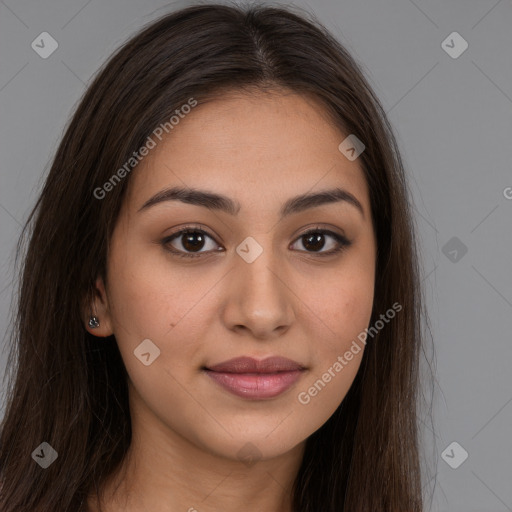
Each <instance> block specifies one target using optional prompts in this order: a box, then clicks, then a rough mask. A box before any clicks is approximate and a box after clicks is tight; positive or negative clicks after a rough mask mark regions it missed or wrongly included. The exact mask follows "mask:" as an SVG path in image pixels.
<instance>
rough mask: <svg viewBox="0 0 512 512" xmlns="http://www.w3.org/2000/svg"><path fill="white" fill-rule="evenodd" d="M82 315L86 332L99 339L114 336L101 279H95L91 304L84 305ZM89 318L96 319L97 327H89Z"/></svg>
mask: <svg viewBox="0 0 512 512" xmlns="http://www.w3.org/2000/svg"><path fill="white" fill-rule="evenodd" d="M87 306H88V307H87ZM83 315H84V323H85V328H86V330H87V332H89V333H91V334H93V335H94V336H98V337H100V338H106V337H107V336H111V335H112V334H114V330H113V329H112V318H111V314H110V308H109V303H108V297H107V293H106V291H105V284H104V283H103V279H102V278H101V277H98V279H96V290H95V294H94V300H93V302H92V304H90V305H86V307H85V308H84V313H83ZM91 316H95V317H96V318H97V319H98V321H99V324H100V325H99V326H98V327H91V326H90V325H89V319H90V318H91Z"/></svg>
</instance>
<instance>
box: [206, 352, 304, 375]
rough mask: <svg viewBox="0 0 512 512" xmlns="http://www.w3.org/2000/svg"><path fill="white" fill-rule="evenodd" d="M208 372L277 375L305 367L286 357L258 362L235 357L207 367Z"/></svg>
mask: <svg viewBox="0 0 512 512" xmlns="http://www.w3.org/2000/svg"><path fill="white" fill-rule="evenodd" d="M206 369H207V370H211V371H214V372H224V373H276V372H286V371H295V370H303V369H304V367H303V366H302V365H301V364H299V363H297V362H296V361H292V360H291V359H287V358H286V357H279V356H274V357H267V358H266V359H263V360H257V359H254V358H252V357H235V358H234V359H230V360H229V361H224V362H222V363H219V364H216V365H213V366H207V367H206Z"/></svg>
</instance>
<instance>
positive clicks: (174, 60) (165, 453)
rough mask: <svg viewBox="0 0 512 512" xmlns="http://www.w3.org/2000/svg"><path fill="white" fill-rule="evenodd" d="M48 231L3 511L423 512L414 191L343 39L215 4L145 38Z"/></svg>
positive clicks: (61, 163) (96, 95) (67, 171)
mask: <svg viewBox="0 0 512 512" xmlns="http://www.w3.org/2000/svg"><path fill="white" fill-rule="evenodd" d="M29 228H30V230H31V235H30V236H31V238H30V242H29V245H28V250H27V253H26V255H25V256H24V267H23V270H22V281H21V288H20V295H19V308H18V314H17V317H16V323H15V330H14V333H13V338H12V341H13V350H14V351H16V352H17V354H18V359H17V361H16V362H12V366H13V367H15V368H16V371H15V372H14V374H13V378H12V381H11V386H10V388H9V391H10V394H9V397H8V398H9V399H8V403H7V407H6V413H5V417H4V420H3V424H2V431H1V437H0V472H1V479H2V481H3V487H2V491H1V496H0V508H1V510H3V511H5V512H14V511H17V512H19V511H21V510H26V511H31V512H33V511H34V512H35V511H48V510H59V511H73V512H74V511H76V510H87V511H100V510H101V511H105V512H114V511H118V510H124V511H137V510H159V511H171V510H172V511H175V510H183V511H185V510H188V511H189V512H193V511H198V512H204V511H214V510H223V511H231V510H240V509H241V507H244V509H245V510H252V511H263V510H264V511H266V512H274V511H275V512H277V511H280V512H281V511H283V512H290V511H296V512H318V511H346V512H362V511H365V512H370V511H372V512H374V511H379V512H381V511H382V512H391V511H392V512H396V511H403V512H406V511H407V512H416V511H421V510H423V505H422V496H421V485H420V467H419V443H418V430H417V429H418V425H417V423H418V420H417V416H416V400H417V396H418V385H419V382H418V379H419V377H418V375H419V372H418V362H419V354H420V350H421V343H422V336H421V330H420V319H421V309H422V305H421V304H422V302H421V300H420V298H421V293H420V288H419V278H418V275H419V271H418V261H417V253H416V245H415V239H414V230H413V222H412V217H411V210H410V205H409V200H408V191H407V186H406V182H405V177H404V171H403V167H402V163H401V160H400V156H399V153H398V150H397V145H396V142H395V139H394V136H393V134H392V131H391V128H390V126H389V124H388V121H387V120H386V117H385V114H384V112H383V109H382V107H381V106H380V103H379V101H378V100H377V98H376V97H375V95H374V94H373V92H372V91H371V89H370V87H369V85H368V83H367V82H366V80H365V78H364V77H363V74H362V72H361V70H360V69H359V68H358V66H357V64H356V63H355V61H354V60H353V59H352V57H351V56H350V55H349V54H348V53H347V52H346V50H345V49H344V48H343V47H342V46H341V45H340V44H339V43H338V42H336V41H335V40H334V39H333V37H332V36H331V35H330V34H329V33H328V32H327V31H326V30H325V28H323V27H322V26H321V25H320V23H318V22H317V21H314V20H308V19H307V16H306V15H299V14H296V13H293V12H292V11H291V10H289V9H288V10H285V9H280V8H273V7H251V8H248V9H245V10H244V9H242V8H238V7H228V6H221V5H202V6H195V7H190V8H186V9H183V10H181V11H178V12H175V13H171V14H169V15H166V16H164V17H163V18H161V19H159V20H157V21H156V22H154V23H152V24H151V25H149V26H148V27H146V28H145V29H144V30H142V31H141V32H140V33H139V34H137V35H136V36H135V37H133V38H132V39H131V40H130V41H128V42H127V43H126V44H125V45H124V46H123V47H122V48H121V49H120V50H118V51H117V52H116V53H115V55H114V56H113V57H111V59H110V60H109V62H108V63H107V64H106V65H105V66H104V67H103V69H102V70H101V71H100V73H99V74H98V76H97V77H96V78H95V80H94V82H93V83H92V84H91V85H90V87H89V88H88V90H87V91H86V94H85V96H84V98H83V99H82V101H81V102H80V104H79V106H78V108H77V110H76V112H75V114H74V116H73V118H72V120H71V122H70V124H69V127H68V128H67V131H66V133H65V135H64V137H63V140H62V142H61V144H60V147H59V148H58V151H57V154H56V156H55V159H54V161H53V165H52V167H51V170H50V172H49V175H48V177H47V179H46V183H45V185H44V188H43V191H42V193H41V195H40V198H39V200H38V202H37V204H36V206H35V208H34V210H33V211H32V213H31V216H30V218H29V221H28V222H27V225H26V230H27V229H29ZM26 230H25V231H26Z"/></svg>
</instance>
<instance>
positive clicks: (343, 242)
mask: <svg viewBox="0 0 512 512" xmlns="http://www.w3.org/2000/svg"><path fill="white" fill-rule="evenodd" d="M187 232H194V233H196V232H198V233H203V234H205V235H207V236H208V237H210V238H211V239H212V240H213V241H214V242H215V243H216V244H217V245H219V244H218V243H217V241H216V237H215V236H214V235H212V234H211V233H209V231H208V230H207V229H205V228H204V227H203V226H202V225H201V224H198V225H188V226H184V227H181V228H180V229H179V230H177V231H175V232H173V233H171V234H170V235H167V236H166V237H164V238H163V239H162V240H161V241H160V243H161V245H162V246H163V247H164V249H165V250H166V251H168V252H170V253H171V254H173V255H175V256H178V257H185V258H197V257H207V256H210V255H212V254H213V253H215V252H224V249H223V250H222V251H221V250H218V251H212V250H210V251H203V252H197V253H190V252H184V251H181V250H177V249H170V248H169V247H168V244H169V243H170V242H172V241H173V240H175V239H178V238H180V236H182V235H184V234H185V233H187ZM310 233H322V234H325V235H327V236H330V237H332V238H334V239H335V241H336V242H337V244H338V247H337V248H335V249H331V250H329V251H323V252H314V251H313V252H311V251H297V252H299V253H301V254H307V255H311V256H316V257H324V256H325V257H328V256H334V255H336V254H339V253H340V252H342V251H343V250H344V249H347V248H348V247H349V246H350V245H352V241H351V240H349V239H348V238H347V237H346V236H345V235H344V234H342V233H337V232H336V231H333V230H332V229H329V228H326V227H322V226H321V225H319V224H315V225H313V226H310V227H308V228H305V229H304V231H302V232H300V233H299V234H298V235H296V236H295V238H294V239H293V241H292V243H291V245H293V244H295V243H296V242H297V241H298V240H299V239H300V238H302V237H303V236H306V235H309V234H310Z"/></svg>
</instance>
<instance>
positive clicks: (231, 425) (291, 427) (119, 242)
mask: <svg viewBox="0 0 512 512" xmlns="http://www.w3.org/2000/svg"><path fill="white" fill-rule="evenodd" d="M345 137H346V135H344V134H342V133H341V132H340V131H339V130H338V129H337V128H336V127H334V126H333V124H332V123H331V122H330V121H329V119H328V118H327V117H326V115H325V113H324V112H323V110H322V108H321V106H320V105H319V104H318V103H316V102H315V100H312V99H311V98H306V97H304V96H301V95H297V94H294V93H290V92H285V91H280V92H276V93H274V94H264V93H254V94H249V93H239V94H230V95H229V96H226V97H222V98H220V99H217V100H215V101H212V102H209V103H206V104H203V105H199V106H197V107H195V108H194V109H192V112H191V113H190V114H188V115H187V116H186V117H185V118H184V119H182V120H181V121H180V123H179V125H177V126H176V127H175V128H174V129H173V131H172V132H171V133H170V135H169V136H167V138H165V139H163V141H162V142H159V143H158V145H157V147H156V148H154V149H153V150H152V151H151V152H150V154H149V155H148V156H147V157H146V158H145V159H144V160H143V161H142V162H141V164H139V166H138V167H137V168H136V169H135V170H134V171H133V176H132V177H131V182H130V187H129V189H128V192H129V193H128V194H127V196H126V198H125V202H124V204H123V206H122V210H121V213H120V217H119V220H118V223H117V225H116V229H115V231H114V234H113V238H112V245H111V250H110V253H109V257H108V271H107V280H106V283H104V282H103V281H102V280H101V279H100V278H99V279H98V281H97V288H98V291H99V296H98V299H97V301H96V302H95V304H93V306H92V307H93V311H95V313H96V315H97V316H98V317H99V319H100V327H99V328H97V329H90V328H89V327H87V328H88V329H89V330H90V332H91V333H93V334H95V335H97V336H108V335H110V334H112V333H113V334H115V337H116V340H117V343H118V345H119V349H120V351H121V355H122V357H123V361H124V364H125V365H126V368H127V371H128V375H129V383H128V384H129V394H130V407H131V417H132V429H133V442H132V446H131V447H130V451H129V453H128V457H127V458H126V459H125V462H124V464H123V466H122V469H121V470H120V471H119V472H118V473H116V475H114V476H113V477H112V478H111V479H110V480H109V482H106V484H105V494H104V499H103V502H102V507H103V510H105V511H107V512H114V511H120V510H124V511H128V512H130V511H143V510H159V511H163V512H167V511H169V512H170V511H173V512H174V511H183V512H185V511H189V512H194V510H197V512H213V511H218V510H223V511H226V512H232V511H239V510H246V511H254V512H256V511H261V510H265V511H269V512H273V511H275V512H283V511H291V510H292V509H291V501H290V500H291V487H292V484H293V481H294V479H295V477H296V475H297V472H298V469H299V467H300V464H301V460H302V456H303V451H304V446H305V440H306V439H307V438H308V436H310V435H311V434H312V433H314V432H315V431H316V430H317V429H319V428H320V427H321V426H322V425H323V424H324V423H325V422H326V421H327V420H328V419H329V417H330V416H331V415H332V414H333V412H334V411H335V410H336V408H337V407H338V406H339V405H340V403H341V401H342V400H343V398H344V396H345V395H346V393H347V391H348V390H349V388H350V386H351V384H352V382H353V380H354V378H355V376H356V373H357V370H358V368H359V366H360V362H361V358H362V355H363V351H364V346H363V345H362V344H361V343H359V345H361V346H362V347H363V350H361V351H360V352H359V353H358V354H356V355H354V357H353V359H352V360H351V361H350V362H349V363H348V364H347V365H346V366H345V367H344V369H343V370H342V371H341V372H339V373H337V374H336V377H333V378H332V379H331V381H330V382H329V383H327V384H326V385H325V387H324V388H323V389H322V390H321V392H319V393H318V394H317V395H316V396H314V397H312V398H311V401H310V402H309V403H308V404H307V405H304V404H302V403H300V402H299V401H298V399H297V396H298V394H299V393H300V392H301V391H307V390H308V388H310V387H311V386H312V385H313V383H314V382H315V381H317V380H318V379H319V378H321V377H322V375H323V374H325V372H327V371H328V369H329V368H330V367H332V366H333V364H334V363H335V361H336V360H337V358H338V356H343V354H344V353H345V352H346V351H347V350H349V348H350V346H351V344H352V342H353V341H354V340H355V339H356V338H357V335H358V334H359V333H361V331H363V330H364V329H365V328H366V327H368V324H369V321H370V316H371V311H372V304H373V296H374V281H375V258H376V240H375V235H374V230H373V226H372V222H371V214H370V203H369V195H368V189H367V184H366V181H365V178H364V175H363V171H362V169H361V167H360V165H359V163H358V160H357V159H356V160H355V161H349V160H348V159H347V158H346V157H345V156H344V155H343V154H342V153H341V152H340V151H339V150H338V145H339V144H340V142H341V141H342V140H343V139H344V138H345ZM175 185H181V186H187V187H194V188H198V189H206V190H208V191H212V192H217V193H221V194H224V195H227V196H229V197H230V198H232V199H234V200H237V201H238V202H239V203H240V204H241V209H240V211H239V213H238V215H237V216H231V215H229V214H228V213H226V212H221V211H213V210H209V209H207V208H205V207H201V206H197V205H191V204H186V203H183V202H180V201H167V202H163V203H159V204H157V205H154V206H152V207H150V208H147V209H145V210H143V211H141V212H138V211H137V210H139V208H140V207H141V206H142V205H143V204H144V202H145V201H147V200H148V199H149V198H150V197H151V196H153V195H154V194H155V193H157V192H159V191H160V190H162V189H164V188H166V187H170V186H175ZM332 187H342V188H344V189H345V190H347V191H349V192H350V193H351V194H353V195H354V196H355V197H356V198H357V199H358V200H359V201H360V203H361V204H362V206H363V210H364V216H363V215H362V214H361V213H360V212H359V211H358V210H357V209H356V208H355V207H354V206H352V205H351V204H349V203H348V202H335V203H329V204H325V205H322V206H317V207H314V208H311V209H308V210H305V211H303V212H300V213H297V214H293V215H291V216H290V217H285V218H284V219H282V220H279V218H278V211H279V209H280V208H281V206H282V205H283V203H285V201H286V200H287V199H289V198H290V197H292V196H295V195H299V194H303V193H308V192H318V191H319V190H323V189H326V188H332ZM190 225H192V227H194V228H201V229H203V230H205V231H206V232H207V233H208V236H206V238H205V242H204V245H203V246H202V247H200V248H199V249H198V251H199V252H201V253H202V255H201V256H200V257H198V258H180V257H177V256H173V255H172V254H170V253H169V252H167V251H166V250H165V249H164V246H163V245H162V244H161V243H160V242H161V240H162V239H163V238H165V236H169V235H170V234H173V233H174V232H176V231H179V230H180V229H183V228H184V227H190ZM199 225H200V226H199ZM317 226H320V229H330V230H332V231H334V232H336V233H340V234H344V235H345V236H346V237H347V238H348V239H349V240H350V241H351V242H352V244H351V245H350V246H349V247H347V248H345V250H344V251H342V252H340V253H338V254H334V255H331V256H328V257H322V256H320V255H319V253H322V252H327V251H329V250H330V249H331V248H334V247H336V246H337V243H336V240H335V239H333V238H332V237H331V236H330V235H325V239H324V241H325V245H324V247H323V248H322V247H321V246H318V247H317V248H316V249H315V247H313V248H311V246H310V245H308V242H307V240H305V238H304V237H301V235H302V234H303V233H304V232H305V231H307V230H308V229H310V228H316V227H317ZM317 231H318V230H317ZM248 236H251V237H253V238H254V239H255V240H256V241H257V242H258V244H259V245H260V246H261V247H262V249H263V252H262V254H261V255H260V256H259V257H258V258H257V259H256V260H255V261H254V262H252V263H247V262H246V261H245V260H244V259H243V258H241V257H240V256H239V255H238V254H237V252H236V248H237V246H238V245H239V244H240V243H241V242H242V241H243V240H244V239H245V238H246V237H248ZM209 237H211V238H209ZM169 245H170V246H171V247H172V248H174V249H175V250H177V251H180V250H181V251H182V252H187V248H188V252H189V253H190V252H192V251H191V250H190V246H189V245H188V246H187V245H186V241H185V238H184V237H183V236H181V237H178V238H175V239H174V241H172V242H169V243H168V246H169ZM219 247H221V248H223V249H224V251H222V252H215V251H214V250H215V249H217V248H219ZM196 254H197V253H196ZM86 318H88V315H87V316H86V315H85V314H84V320H85V319H86ZM144 339H150V340H152V342H153V343H154V344H155V345H156V346H158V348H159V349H160V356H159V357H158V358H156V359H155V360H154V362H153V363H152V364H150V365H149V366H145V365H143V364H142V363H141V361H140V360H139V359H138V358H137V357H135V356H134V353H133V351H134V350H135V348H136V347H137V346H138V345H139V344H140V343H141V342H142V340H144ZM242 355H247V356H252V357H254V358H257V359H263V358H265V357H267V356H269V355H280V356H284V357H288V358H290V359H293V360H294V361H297V362H299V363H301V364H302V365H303V366H305V367H306V368H307V369H306V370H305V371H304V372H303V375H302V377H301V379H300V380H299V381H298V382H297V383H296V384H295V385H294V386H293V387H292V388H290V389H288V390H287V391H285V392H284V393H282V394H281V395H279V396H277V397H275V398H272V399H265V400H249V399H246V398H239V397H237V396H235V395H233V394H231V393H229V392H228V391H225V390H224V389H223V388H221V387H220V386H219V385H218V384H217V383H215V382H214V381H212V380H211V379H210V378H209V377H208V376H206V375H205V374H204V373H203V372H202V370H201V368H202V367H203V366H205V365H209V366H211V365H213V364H216V363H219V362H222V361H225V360H228V359H231V358H233V357H237V356H242ZM246 443H252V445H254V446H255V447H256V449H255V450H257V452H256V451H255V452H254V453H255V455H254V457H255V458H256V459H257V460H255V462H254V463H253V464H248V463H246V462H245V461H244V460H240V457H239V456H238V455H237V454H238V452H239V450H240V449H241V448H242V447H244V446H245V445H246ZM116 487H117V491H116V492H114V490H115V489H116ZM89 509H90V510H97V506H96V504H95V502H94V501H93V499H92V497H91V499H90V500H89Z"/></svg>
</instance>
